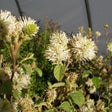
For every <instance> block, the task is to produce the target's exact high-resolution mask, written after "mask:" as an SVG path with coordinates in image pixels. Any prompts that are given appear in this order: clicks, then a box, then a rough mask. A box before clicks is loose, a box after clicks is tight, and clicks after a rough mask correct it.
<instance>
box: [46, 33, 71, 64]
mask: <svg viewBox="0 0 112 112" xmlns="http://www.w3.org/2000/svg"><path fill="white" fill-rule="evenodd" d="M68 41H69V39H68V38H67V36H66V34H65V32H62V31H61V32H55V33H53V34H52V36H51V37H50V44H49V46H48V48H47V50H46V52H45V57H46V59H48V60H49V61H52V62H53V64H59V63H61V62H62V61H67V59H69V58H70V53H69V49H68V47H67V44H68Z"/></svg>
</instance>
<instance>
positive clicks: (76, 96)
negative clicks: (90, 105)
mask: <svg viewBox="0 0 112 112" xmlns="http://www.w3.org/2000/svg"><path fill="white" fill-rule="evenodd" d="M70 96H71V98H72V100H73V101H74V103H75V104H77V105H78V106H79V107H80V106H82V104H83V103H84V101H85V98H84V95H83V94H82V91H81V90H79V91H73V92H72V93H71V94H70Z"/></svg>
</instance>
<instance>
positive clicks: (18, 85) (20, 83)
mask: <svg viewBox="0 0 112 112" xmlns="http://www.w3.org/2000/svg"><path fill="white" fill-rule="evenodd" d="M7 72H8V74H9V76H10V77H11V75H12V74H11V73H12V71H11V69H10V68H7ZM13 81H14V83H15V85H14V89H16V90H18V91H21V90H22V89H28V88H29V85H30V84H31V83H30V75H27V74H24V71H23V69H22V68H18V69H17V71H16V72H15V75H14V78H13Z"/></svg>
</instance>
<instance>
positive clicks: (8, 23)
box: [0, 10, 16, 41]
mask: <svg viewBox="0 0 112 112" xmlns="http://www.w3.org/2000/svg"><path fill="white" fill-rule="evenodd" d="M0 21H2V22H3V24H4V25H3V26H4V27H6V28H7V32H6V35H5V37H6V40H7V41H11V36H12V32H14V31H15V22H16V18H15V17H14V16H12V15H11V12H9V11H6V10H5V11H2V10H1V11H0ZM0 31H1V30H0ZM0 33H2V32H0ZM2 38H3V37H2Z"/></svg>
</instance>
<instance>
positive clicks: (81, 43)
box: [70, 33, 96, 61]
mask: <svg viewBox="0 0 112 112" xmlns="http://www.w3.org/2000/svg"><path fill="white" fill-rule="evenodd" d="M70 44H71V52H72V53H73V55H74V57H75V58H76V59H78V60H80V61H86V60H92V59H93V58H94V57H95V56H96V54H95V53H96V45H95V43H94V41H92V40H91V39H88V38H86V37H83V35H82V34H81V33H78V34H77V35H76V36H75V35H73V39H71V42H70Z"/></svg>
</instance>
